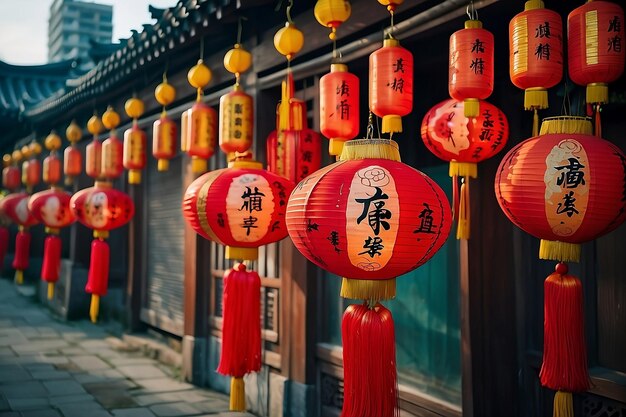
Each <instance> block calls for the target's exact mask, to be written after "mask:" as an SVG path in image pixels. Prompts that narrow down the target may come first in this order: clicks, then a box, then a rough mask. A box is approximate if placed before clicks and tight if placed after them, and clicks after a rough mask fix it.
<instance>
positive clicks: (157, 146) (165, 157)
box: [152, 73, 184, 172]
mask: <svg viewBox="0 0 626 417" xmlns="http://www.w3.org/2000/svg"><path fill="white" fill-rule="evenodd" d="M154 97H155V98H156V100H157V101H158V102H159V104H160V105H161V106H163V111H162V112H161V117H160V118H159V120H156V121H155V122H154V124H153V125H152V156H154V157H155V158H156V159H157V169H158V171H159V172H162V171H167V170H168V168H169V165H170V159H172V158H173V157H174V156H176V135H177V134H178V128H177V127H176V123H175V122H174V121H173V120H172V119H170V118H169V117H167V112H166V111H165V106H167V105H169V104H171V103H172V102H173V101H174V99H175V98H176V89H175V88H174V87H173V86H172V85H171V84H169V83H168V82H167V76H166V75H165V73H163V82H162V83H161V84H159V85H157V87H156V89H155V90H154ZM183 114H184V113H183Z"/></svg>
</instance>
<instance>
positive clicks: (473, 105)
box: [463, 98, 480, 117]
mask: <svg viewBox="0 0 626 417" xmlns="http://www.w3.org/2000/svg"><path fill="white" fill-rule="evenodd" d="M463 114H464V116H465V117H478V115H479V114H480V101H479V100H478V99H477V98H466V99H465V100H463Z"/></svg>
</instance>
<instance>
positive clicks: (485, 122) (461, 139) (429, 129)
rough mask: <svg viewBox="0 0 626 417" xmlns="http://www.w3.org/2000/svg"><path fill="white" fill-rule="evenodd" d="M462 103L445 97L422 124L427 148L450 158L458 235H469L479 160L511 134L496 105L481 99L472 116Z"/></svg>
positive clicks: (499, 149)
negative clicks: (472, 185) (473, 181)
mask: <svg viewBox="0 0 626 417" xmlns="http://www.w3.org/2000/svg"><path fill="white" fill-rule="evenodd" d="M463 107H464V103H463V102H462V101H456V100H454V99H448V100H445V101H442V102H441V103H439V104H437V105H435V106H434V107H433V108H432V109H430V110H429V111H428V113H426V116H424V120H422V128H421V134H422V140H423V141H424V144H425V145H426V148H428V150H429V151H431V152H432V153H433V154H434V155H436V156H437V157H439V158H441V159H443V160H444V161H448V162H450V176H451V177H452V190H453V196H454V199H453V200H454V204H453V207H454V210H453V213H454V215H455V217H457V220H458V227H457V234H456V237H457V239H469V237H470V205H469V203H470V178H477V177H478V167H477V164H478V162H482V161H484V160H486V159H489V158H491V157H492V156H494V155H495V154H497V153H498V152H500V151H501V150H502V149H503V148H504V146H505V145H506V142H507V140H508V138H509V123H508V121H507V119H506V116H505V114H504V113H503V112H502V111H501V110H500V109H498V108H497V107H496V106H494V105H493V104H490V103H488V102H486V101H480V115H479V116H478V117H472V118H467V117H465V115H464V111H463ZM459 177H462V178H463V184H462V185H461V189H460V192H459V185H458V184H459V181H458V178H459ZM457 200H460V201H457Z"/></svg>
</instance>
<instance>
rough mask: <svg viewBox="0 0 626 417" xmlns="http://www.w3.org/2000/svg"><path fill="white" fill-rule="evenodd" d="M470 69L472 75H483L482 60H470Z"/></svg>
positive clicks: (483, 64)
mask: <svg viewBox="0 0 626 417" xmlns="http://www.w3.org/2000/svg"><path fill="white" fill-rule="evenodd" d="M470 69H471V70H474V74H481V75H482V74H483V71H484V70H485V61H484V60H483V59H482V58H476V59H472V63H471V64H470Z"/></svg>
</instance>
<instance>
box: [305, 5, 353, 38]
mask: <svg viewBox="0 0 626 417" xmlns="http://www.w3.org/2000/svg"><path fill="white" fill-rule="evenodd" d="M313 13H314V14H315V19H317V21H318V22H319V24H320V25H322V26H324V27H327V28H330V33H329V34H328V37H329V38H330V40H332V41H334V40H335V39H336V38H337V28H338V27H339V25H341V24H342V23H343V22H345V21H346V20H348V18H349V17H350V14H351V13H352V7H351V6H350V2H349V1H347V0H317V2H316V3H315V8H314V9H313Z"/></svg>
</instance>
